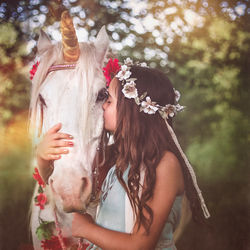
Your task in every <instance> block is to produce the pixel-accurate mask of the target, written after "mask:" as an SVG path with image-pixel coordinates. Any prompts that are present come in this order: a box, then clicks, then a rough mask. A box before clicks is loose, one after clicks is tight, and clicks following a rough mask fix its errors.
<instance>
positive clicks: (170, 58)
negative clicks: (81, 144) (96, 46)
mask: <svg viewBox="0 0 250 250" xmlns="http://www.w3.org/2000/svg"><path fill="white" fill-rule="evenodd" d="M131 2H137V3H136V4H135V5H131ZM137 5H138V6H139V5H140V6H141V8H140V9H139V11H136V7H137ZM248 5H249V1H247V0H246V1H222V0H219V1H216V0H207V1H205V0H202V1H199V0H195V1H191V0H189V1H188V0H183V1H177V0H175V1H174V0H168V1H156V0H154V1H146V0H144V1H111V0H102V1H91V0H85V1H81V0H71V1H70V0H69V1H63V3H60V1H45V0H37V1H34V0H23V1H3V0H1V1H0V140H1V141H0V159H1V161H0V249H4V250H5V249H8V250H9V249H27V245H26V244H28V243H29V242H30V240H29V237H28V210H29V203H30V199H31V195H32V189H33V185H34V182H33V180H32V174H31V172H32V170H31V169H30V146H29V145H30V144H29V140H28V135H27V132H26V122H27V118H28V114H27V110H28V105H29V97H30V87H31V83H30V81H29V76H28V70H29V67H30V65H29V63H30V62H31V61H32V60H33V59H34V56H35V52H36V48H35V46H34V47H33V49H32V50H31V51H28V50H27V45H28V46H30V44H32V43H34V41H36V40H37V38H38V33H39V29H40V28H41V27H43V28H44V29H45V31H46V32H47V33H49V34H50V36H51V37H52V39H53V38H54V37H53V33H52V32H50V29H49V28H50V27H51V26H52V25H53V26H54V27H55V28H57V29H59V28H58V27H59V23H58V20H59V17H60V13H61V11H62V10H63V9H65V8H67V9H69V10H70V11H71V14H72V15H73V16H74V17H75V22H76V26H77V28H78V29H81V28H84V29H85V30H86V31H87V32H88V34H89V35H88V38H89V39H90V40H91V39H93V37H94V36H95V35H96V34H97V31H98V30H99V29H100V27H101V26H102V25H106V27H107V31H108V34H109V35H110V38H111V40H112V44H111V46H112V48H113V49H116V52H117V55H118V57H119V58H120V59H122V58H123V59H124V57H127V56H130V57H132V58H134V59H138V60H140V61H147V62H149V64H150V66H151V67H157V68H160V69H161V70H163V71H164V72H166V74H168V75H169V77H170V79H171V80H172V82H173V84H174V86H175V87H176V89H178V90H180V92H181V93H182V97H181V101H180V103H181V104H182V105H185V106H186V110H185V112H183V113H181V114H179V115H178V117H176V122H175V130H176V131H177V134H178V136H179V138H180V141H181V144H182V146H183V148H184V149H185V151H186V152H187V155H188V156H189V158H190V161H191V162H192V163H193V166H194V168H195V169H196V172H197V175H198V180H199V184H200V187H201V189H202V190H203V193H204V197H205V198H206V201H207V204H208V208H209V210H210V212H211V219H209V222H208V224H209V225H210V227H209V228H204V227H201V226H199V225H196V224H194V223H193V222H191V223H190V224H189V225H188V226H187V228H186V230H185V231H184V234H183V235H182V237H181V238H180V240H179V241H178V242H177V248H178V249H181V250H210V249H213V250H221V249H223V250H224V249H227V250H233V249H237V250H246V249H250V243H249V238H250V235H249V226H250V223H249V219H250V214H249V201H250V197H249V194H248V193H249V179H250V178H249V177H250V174H249V139H250V137H249V107H250V105H249V99H250V98H249V84H250V79H249V71H250V68H249V65H250V33H249V31H250V29H249V25H250V22H249V21H250V20H249V13H250V9H249V7H248ZM238 8H241V10H243V11H242V12H240V11H238V10H239V9H238ZM166 10H172V12H171V11H169V12H167V11H166ZM185 10H191V11H192V12H194V13H196V14H198V15H199V16H200V17H202V19H199V21H198V22H196V24H193V25H190V24H189V23H188V22H187V20H186V19H185ZM169 13H170V14H169ZM148 16H151V17H153V18H154V19H155V20H158V21H159V22H158V23H156V24H155V25H154V27H152V26H150V25H148V27H147V25H144V29H143V31H138V29H137V28H136V25H135V24H136V22H139V23H144V21H145V18H147V17H148ZM176 23H177V24H178V25H177V26H176V25H175V24H176ZM131 41H132V42H131Z"/></svg>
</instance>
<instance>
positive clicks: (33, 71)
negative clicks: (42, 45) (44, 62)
mask: <svg viewBox="0 0 250 250" xmlns="http://www.w3.org/2000/svg"><path fill="white" fill-rule="evenodd" d="M39 63H40V62H36V63H34V64H33V66H32V69H31V70H30V80H32V79H33V78H34V76H35V74H36V71H37V68H38V65H39Z"/></svg>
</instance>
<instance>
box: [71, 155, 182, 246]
mask: <svg viewBox="0 0 250 250" xmlns="http://www.w3.org/2000/svg"><path fill="white" fill-rule="evenodd" d="M183 191H184V180H183V175H182V171H181V166H180V164H179V161H178V159H177V158H176V156H175V155H174V154H173V153H171V152H166V153H165V155H164V156H163V158H162V160H161V161H160V163H159V165H158V167H157V169H156V184H155V188H154V195H153V197H152V198H151V200H150V201H149V202H148V205H149V206H150V207H151V209H152V211H153V214H154V217H153V222H152V225H151V227H150V232H149V234H148V235H147V234H146V233H145V230H144V228H143V227H140V229H139V231H138V232H137V231H136V230H135V229H136V228H137V225H135V226H134V231H133V233H131V234H127V233H120V232H116V231H112V230H108V229H105V228H102V227H100V226H98V225H97V224H95V223H94V222H93V220H91V219H90V218H89V216H88V215H81V214H75V215H74V219H73V224H72V231H73V235H74V236H76V237H83V238H86V239H87V240H89V241H90V242H92V243H94V244H95V245H97V246H99V247H101V248H102V249H109V250H112V249H116V250H117V249H119V250H122V249H130V250H131V249H136V250H139V249H142V250H146V249H150V250H151V249H154V248H155V246H156V244H157V242H158V239H159V237H160V234H161V232H162V229H163V227H164V225H165V223H166V220H167V218H168V215H169V213H170V210H171V208H172V205H173V202H174V200H175V197H176V195H179V194H182V193H183ZM114 216H115V214H114Z"/></svg>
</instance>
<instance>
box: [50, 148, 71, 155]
mask: <svg viewBox="0 0 250 250" xmlns="http://www.w3.org/2000/svg"><path fill="white" fill-rule="evenodd" d="M68 153H69V150H68V149H67V148H51V149H50V150H49V152H48V154H54V155H59V154H68Z"/></svg>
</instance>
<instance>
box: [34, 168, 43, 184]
mask: <svg viewBox="0 0 250 250" xmlns="http://www.w3.org/2000/svg"><path fill="white" fill-rule="evenodd" d="M33 178H34V179H35V180H36V181H37V182H38V184H39V185H40V186H42V187H45V183H44V181H43V179H42V177H41V175H40V174H39V171H38V169H37V168H35V173H34V174H33Z"/></svg>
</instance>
